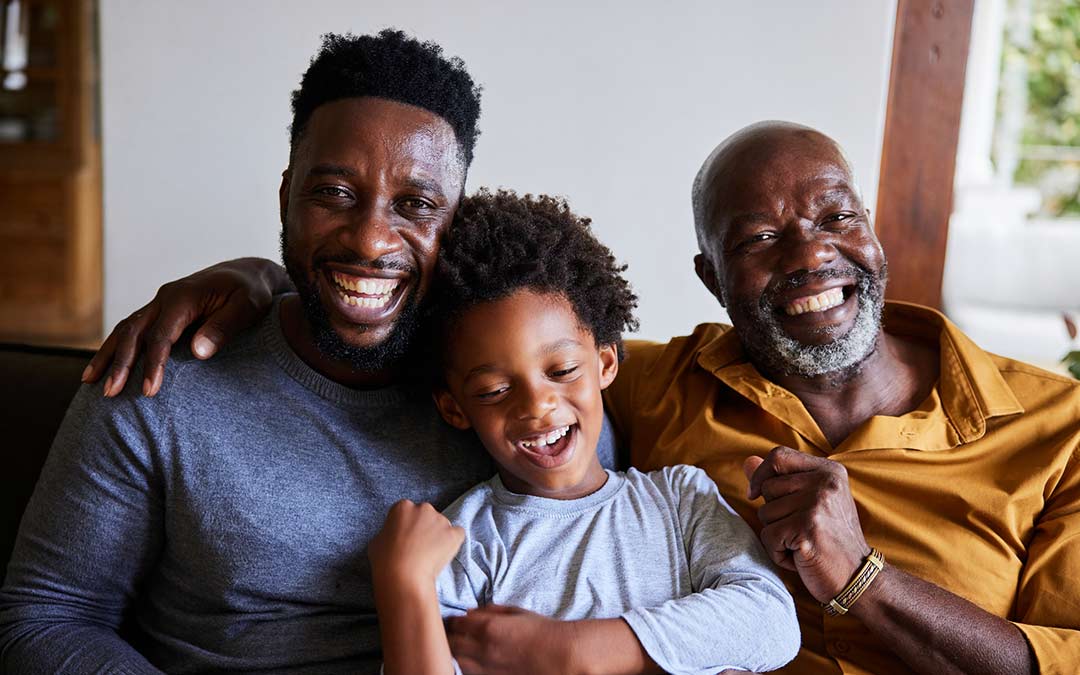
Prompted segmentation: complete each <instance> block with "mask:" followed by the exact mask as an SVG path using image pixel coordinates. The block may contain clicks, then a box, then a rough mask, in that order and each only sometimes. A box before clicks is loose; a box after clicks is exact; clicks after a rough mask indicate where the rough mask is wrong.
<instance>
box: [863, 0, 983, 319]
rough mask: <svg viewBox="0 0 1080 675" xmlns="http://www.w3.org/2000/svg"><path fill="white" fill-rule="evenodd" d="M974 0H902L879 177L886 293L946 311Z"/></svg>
mask: <svg viewBox="0 0 1080 675" xmlns="http://www.w3.org/2000/svg"><path fill="white" fill-rule="evenodd" d="M973 10H974V0H949V1H948V2H946V1H944V0H899V2H898V3H897V7H896V29H895V31H894V37H893V57H892V73H891V75H890V77H889V100H888V107H887V108H886V112H885V137H884V140H883V143H882V152H881V173H880V177H879V180H878V203H877V218H876V221H875V222H876V224H877V233H878V238H879V239H880V240H881V244H882V246H883V247H884V249H885V255H886V256H887V258H888V260H889V286H888V290H887V295H888V297H889V298H892V299H895V300H907V301H910V302H917V303H920V304H923V305H929V306H931V307H937V308H940V307H941V279H942V274H943V272H944V269H945V243H946V238H947V235H948V229H949V216H950V215H951V214H952V192H953V173H954V170H955V168H956V144H957V140H958V138H959V136H960V108H961V103H962V101H963V96H964V71H965V69H966V66H967V57H968V45H969V43H970V41H971V17H972V13H973Z"/></svg>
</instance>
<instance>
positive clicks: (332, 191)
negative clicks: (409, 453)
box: [315, 185, 352, 199]
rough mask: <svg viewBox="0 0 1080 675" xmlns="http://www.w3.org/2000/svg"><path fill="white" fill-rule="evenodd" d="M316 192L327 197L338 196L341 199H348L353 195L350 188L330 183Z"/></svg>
mask: <svg viewBox="0 0 1080 675" xmlns="http://www.w3.org/2000/svg"><path fill="white" fill-rule="evenodd" d="M315 192H317V193H318V194H320V195H325V196H327V197H336V198H340V199H348V198H349V197H351V196H352V195H351V194H349V191H348V190H346V189H345V188H340V187H337V186H336V185H328V186H326V187H321V188H318V189H317V190H315Z"/></svg>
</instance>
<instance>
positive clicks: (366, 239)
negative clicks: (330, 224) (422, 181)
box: [339, 202, 402, 260]
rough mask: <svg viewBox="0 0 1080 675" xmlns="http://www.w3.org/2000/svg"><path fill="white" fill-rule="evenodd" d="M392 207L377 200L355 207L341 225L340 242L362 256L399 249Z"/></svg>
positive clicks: (366, 256) (382, 253) (373, 258)
mask: <svg viewBox="0 0 1080 675" xmlns="http://www.w3.org/2000/svg"><path fill="white" fill-rule="evenodd" d="M395 218H396V214H395V213H394V212H393V209H391V208H389V207H387V206H386V205H384V204H379V203H378V202H373V203H369V204H367V205H365V206H362V207H357V208H356V209H355V211H354V212H353V214H352V217H351V218H350V219H349V222H348V223H347V224H346V225H345V226H343V227H342V228H341V231H340V233H339V239H340V240H341V243H342V244H343V245H345V246H347V247H348V248H349V249H350V250H352V251H354V252H355V253H356V254H357V255H358V256H359V257H360V258H361V259H363V260H375V259H377V258H380V257H382V256H384V255H386V254H388V253H394V252H396V251H398V250H400V249H401V247H402V241H401V236H400V235H399V233H398V231H397V227H396V226H395V224H394V220H395Z"/></svg>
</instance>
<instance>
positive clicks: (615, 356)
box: [598, 345, 619, 389]
mask: <svg viewBox="0 0 1080 675" xmlns="http://www.w3.org/2000/svg"><path fill="white" fill-rule="evenodd" d="M598 358H599V359H600V388H601V389H607V388H608V385H609V384H611V383H612V382H614V381H615V376H616V375H618V374H619V350H618V348H617V347H616V346H615V345H602V346H601V347H600V353H599V355H598Z"/></svg>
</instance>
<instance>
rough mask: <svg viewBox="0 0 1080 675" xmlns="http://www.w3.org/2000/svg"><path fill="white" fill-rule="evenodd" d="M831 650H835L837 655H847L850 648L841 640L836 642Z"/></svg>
mask: <svg viewBox="0 0 1080 675" xmlns="http://www.w3.org/2000/svg"><path fill="white" fill-rule="evenodd" d="M833 649H835V650H836V653H837V654H847V653H848V649H850V646H849V645H848V643H847V642H844V641H843V640H837V641H836V642H834V643H833Z"/></svg>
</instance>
